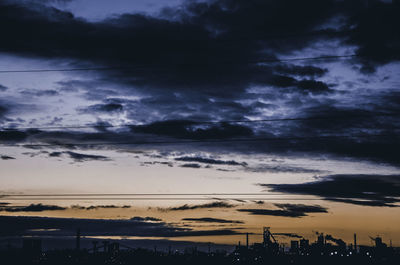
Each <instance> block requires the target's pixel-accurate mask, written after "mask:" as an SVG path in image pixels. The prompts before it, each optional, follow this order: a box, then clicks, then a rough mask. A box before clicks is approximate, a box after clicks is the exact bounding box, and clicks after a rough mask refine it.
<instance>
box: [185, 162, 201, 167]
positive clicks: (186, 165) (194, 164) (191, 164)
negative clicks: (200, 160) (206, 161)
mask: <svg viewBox="0 0 400 265" xmlns="http://www.w3.org/2000/svg"><path fill="white" fill-rule="evenodd" d="M180 167H189V168H201V165H200V164H196V163H187V164H183V165H180Z"/></svg>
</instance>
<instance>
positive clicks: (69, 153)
mask: <svg viewBox="0 0 400 265" xmlns="http://www.w3.org/2000/svg"><path fill="white" fill-rule="evenodd" d="M62 155H67V156H69V157H70V158H72V159H73V160H74V161H75V162H84V161H91V160H98V161H110V158H108V157H106V156H101V155H88V154H81V153H76V152H72V151H62V152H51V153H49V157H61V156H62Z"/></svg>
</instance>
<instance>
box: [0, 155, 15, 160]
mask: <svg viewBox="0 0 400 265" xmlns="http://www.w3.org/2000/svg"><path fill="white" fill-rule="evenodd" d="M0 159H2V160H11V159H15V157H12V156H7V155H1V156H0Z"/></svg>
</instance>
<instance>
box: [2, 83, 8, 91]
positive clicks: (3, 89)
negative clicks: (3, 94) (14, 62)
mask: <svg viewBox="0 0 400 265" xmlns="http://www.w3.org/2000/svg"><path fill="white" fill-rule="evenodd" d="M7 89H8V87H6V86H3V85H2V84H0V91H6V90H7Z"/></svg>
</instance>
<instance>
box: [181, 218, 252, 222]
mask: <svg viewBox="0 0 400 265" xmlns="http://www.w3.org/2000/svg"><path fill="white" fill-rule="evenodd" d="M182 221H192V222H199V223H221V224H243V223H244V222H243V221H238V220H226V219H219V218H211V217H202V218H183V219H182Z"/></svg>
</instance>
